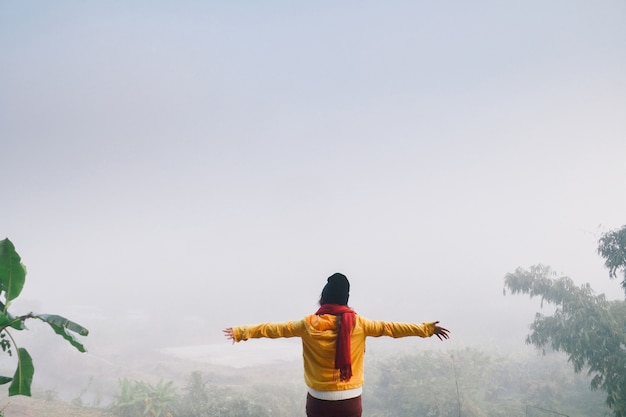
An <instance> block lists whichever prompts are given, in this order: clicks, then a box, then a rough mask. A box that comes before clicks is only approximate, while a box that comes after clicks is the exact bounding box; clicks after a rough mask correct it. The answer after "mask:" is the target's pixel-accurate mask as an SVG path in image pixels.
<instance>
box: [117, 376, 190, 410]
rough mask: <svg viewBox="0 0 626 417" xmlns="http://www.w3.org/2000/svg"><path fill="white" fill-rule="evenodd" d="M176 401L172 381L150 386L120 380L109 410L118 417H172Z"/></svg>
mask: <svg viewBox="0 0 626 417" xmlns="http://www.w3.org/2000/svg"><path fill="white" fill-rule="evenodd" d="M177 399H178V397H177V395H176V391H175V389H174V383H173V382H172V381H169V382H163V381H162V380H161V381H159V382H158V383H157V384H156V385H151V384H148V383H147V382H144V381H130V380H128V379H122V380H120V381H119V389H118V392H117V394H116V396H115V402H114V403H113V405H112V407H111V408H112V410H113V413H114V414H115V415H116V416H119V417H139V416H144V417H172V416H173V412H174V403H175V402H176V401H177Z"/></svg>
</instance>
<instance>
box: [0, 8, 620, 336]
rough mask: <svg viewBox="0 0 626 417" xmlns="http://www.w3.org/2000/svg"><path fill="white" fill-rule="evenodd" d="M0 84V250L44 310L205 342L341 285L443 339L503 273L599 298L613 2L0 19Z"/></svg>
mask: <svg viewBox="0 0 626 417" xmlns="http://www.w3.org/2000/svg"><path fill="white" fill-rule="evenodd" d="M0 74H1V76H0V140H1V144H2V145H1V147H0V155H1V165H0V170H1V174H2V175H1V177H0V185H1V190H2V203H1V204H0V235H1V236H0V237H1V238H4V237H8V238H9V239H11V240H12V241H13V243H14V244H15V245H16V248H17V250H18V252H19V253H20V254H21V256H22V258H23V262H24V263H25V264H26V265H27V267H28V271H29V274H28V277H27V282H26V287H25V289H24V292H23V294H22V298H24V299H25V300H27V301H28V302H31V303H34V305H36V306H38V307H37V308H39V307H41V308H42V309H44V310H46V311H43V312H48V313H59V314H67V315H71V316H72V317H70V318H73V319H75V320H76V321H79V322H82V324H85V325H86V326H87V327H90V326H91V327H97V326H98V324H97V323H96V322H95V321H94V320H95V318H94V317H96V316H97V315H98V314H101V313H102V314H105V315H107V314H114V313H115V314H118V315H121V316H122V317H131V316H132V315H133V314H135V315H137V314H138V315H141V314H142V313H145V312H149V313H150V314H152V315H153V316H152V317H154V319H155V320H157V319H158V318H160V317H163V316H167V317H178V316H179V317H181V318H186V319H187V320H189V319H191V318H194V317H195V319H197V320H200V321H199V323H201V324H202V325H201V327H200V328H199V329H198V332H199V334H201V335H202V334H205V335H206V340H207V342H209V341H212V340H214V339H216V338H221V334H220V329H221V328H223V327H225V326H227V325H232V324H243V323H252V322H258V321H266V320H281V321H282V320H288V319H298V318H300V317H301V316H303V315H305V314H308V313H310V312H312V311H313V310H314V309H315V307H316V301H317V297H318V296H319V293H320V291H321V288H322V286H323V285H324V282H325V279H326V277H327V276H329V275H330V274H332V273H334V272H337V271H339V272H343V273H345V274H346V275H347V276H348V278H349V279H350V280H351V282H352V293H351V294H352V296H351V304H352V306H353V307H354V308H355V309H356V310H357V311H358V312H359V313H360V314H363V315H364V316H366V317H369V318H372V319H389V320H400V321H422V320H432V319H440V320H441V321H442V324H445V325H446V326H447V327H449V328H450V329H452V330H453V332H456V333H453V334H455V335H459V338H460V339H461V340H463V337H464V336H468V337H469V335H473V336H476V337H479V338H482V337H483V336H487V334H486V333H487V332H488V331H489V330H488V329H489V324H491V321H492V320H493V321H496V320H500V319H502V318H504V319H506V318H507V317H509V316H510V315H511V314H515V313H516V311H517V310H516V309H522V308H523V307H524V306H525V305H529V304H530V303H531V302H530V301H529V300H528V299H525V298H523V297H520V296H517V297H512V296H506V297H505V296H503V295H502V287H503V277H504V275H505V274H506V273H507V272H512V271H513V270H515V268H517V267H518V266H521V267H529V266H531V265H533V264H537V263H544V264H547V265H551V266H552V267H553V268H554V269H555V270H556V271H557V272H559V273H562V274H565V275H568V276H570V277H571V278H572V279H574V280H575V281H576V282H577V283H578V284H581V283H585V282H589V283H591V284H592V286H593V288H594V289H596V291H597V292H606V293H607V295H608V296H609V298H623V292H622V291H621V290H620V288H619V285H618V283H617V282H616V281H610V280H609V278H608V273H607V271H606V269H604V268H603V266H602V259H601V258H599V256H598V255H597V254H596V252H595V251H596V247H597V240H598V238H599V237H600V234H601V233H602V232H604V231H606V230H610V229H614V228H617V227H620V226H622V225H623V224H625V223H626V221H625V219H624V213H626V117H625V115H626V76H625V74H626V3H625V2H623V1H622V0H615V1H597V2H589V1H570V0H567V1H565V0H563V1H535V0H531V1H528V0H525V1H507V2H501V1H472V2H466V1H386V2H378V1H344V2H341V1H339V2H337V1H333V2H326V1H322V2H293V1H284V2H281V1H266V2H256V1H254V2H253V1H250V2H226V1H224V2H215V1H176V2H163V1H133V2H122V1H107V2H72V1H54V2H47V1H19V2H18V1H1V2H0ZM532 308H533V309H535V307H532ZM520 312H521V310H520ZM521 313H523V315H522V318H521V319H520V323H529V322H530V321H532V314H531V315H527V314H526V313H525V312H521ZM521 313H520V314H521ZM77 315H78V316H77ZM521 331H522V332H524V331H525V329H521ZM138 334H139V333H138ZM494 336H496V337H497V336H499V335H493V334H491V335H490V337H494ZM457 340H459V339H457Z"/></svg>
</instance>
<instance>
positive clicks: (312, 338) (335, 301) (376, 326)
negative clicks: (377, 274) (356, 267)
mask: <svg viewBox="0 0 626 417" xmlns="http://www.w3.org/2000/svg"><path fill="white" fill-rule="evenodd" d="M349 296H350V283H349V282H348V279H347V278H346V277H345V275H343V274H339V273H336V274H333V275H332V276H330V277H329V278H328V280H327V283H326V286H325V287H324V289H323V290H322V295H321V297H320V301H319V303H320V308H319V310H317V312H316V313H315V314H312V315H310V316H307V317H305V318H304V319H302V320H299V321H289V322H284V323H263V324H257V325H252V326H237V327H229V328H227V329H224V334H225V335H226V337H227V338H228V339H231V340H232V341H233V343H235V342H240V341H242V340H248V339H252V338H260V337H269V338H272V339H274V338H278V337H300V338H302V351H303V352H302V356H303V359H304V380H305V382H306V385H307V387H308V393H307V400H306V414H307V416H308V417H361V410H362V408H361V393H362V391H363V355H364V354H365V338H366V337H367V336H373V337H379V336H391V337H406V336H419V337H430V336H432V335H435V336H437V337H438V338H439V339H440V340H443V339H447V338H448V337H449V331H448V330H447V329H444V328H443V327H440V326H438V325H437V324H438V323H439V322H438V321H434V322H428V323H422V324H412V323H395V322H384V321H373V320H368V319H366V318H364V317H361V316H359V315H357V314H356V313H355V312H354V310H352V309H351V308H349V307H348V298H349Z"/></svg>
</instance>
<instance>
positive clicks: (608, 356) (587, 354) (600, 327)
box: [504, 226, 626, 417]
mask: <svg viewBox="0 0 626 417" xmlns="http://www.w3.org/2000/svg"><path fill="white" fill-rule="evenodd" d="M625 248H626V226H625V227H622V228H621V229H619V230H617V231H613V232H609V233H606V234H605V235H603V236H602V238H601V239H600V241H599V249H598V253H599V254H600V255H602V256H603V257H604V258H605V260H606V265H607V267H608V268H609V274H610V276H611V277H615V276H616V274H617V273H618V272H622V273H624V274H625V277H624V280H625V281H624V282H622V286H625V285H626V252H625ZM504 282H505V289H508V290H509V291H510V292H511V293H513V294H517V293H521V294H528V295H529V296H530V297H531V298H532V297H541V302H542V304H543V303H544V302H545V303H550V304H553V305H554V306H556V309H555V311H554V313H553V314H552V315H543V314H540V313H537V314H536V315H535V320H534V321H533V323H532V324H531V326H530V328H531V332H530V334H529V335H528V336H527V339H526V342H527V343H529V344H532V345H533V346H535V347H537V348H539V349H544V350H545V348H552V349H554V350H555V351H561V352H564V353H566V354H567V356H568V360H569V362H570V363H572V365H573V366H574V370H575V371H576V372H581V371H583V370H584V369H586V370H587V372H588V374H589V375H590V376H592V379H591V388H592V389H600V390H603V391H605V392H606V394H607V397H606V403H607V405H608V406H609V407H610V408H611V410H612V412H613V413H614V416H615V417H626V302H625V301H621V300H618V301H608V300H607V299H606V297H605V296H604V295H603V294H600V295H596V294H595V293H594V292H593V290H592V288H591V287H590V286H589V285H588V284H585V285H582V286H577V285H575V284H574V282H573V281H572V280H571V279H570V278H568V277H566V276H561V277H557V276H556V274H555V273H554V272H553V271H552V270H551V269H550V267H547V266H544V265H535V266H532V267H530V268H529V269H522V268H518V269H516V270H515V272H513V273H508V274H506V276H505V278H504ZM625 289H626V287H625Z"/></svg>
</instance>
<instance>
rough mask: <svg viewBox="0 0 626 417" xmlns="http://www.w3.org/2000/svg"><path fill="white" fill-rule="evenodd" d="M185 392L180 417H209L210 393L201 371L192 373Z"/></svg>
mask: <svg viewBox="0 0 626 417" xmlns="http://www.w3.org/2000/svg"><path fill="white" fill-rule="evenodd" d="M183 391H184V394H183V397H182V399H181V404H180V405H179V406H178V410H179V415H180V417H209V411H208V410H209V393H208V390H207V387H206V382H204V381H203V380H202V373H201V372H200V371H194V372H192V373H191V375H190V377H189V379H188V380H187V384H186V385H185V388H183Z"/></svg>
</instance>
